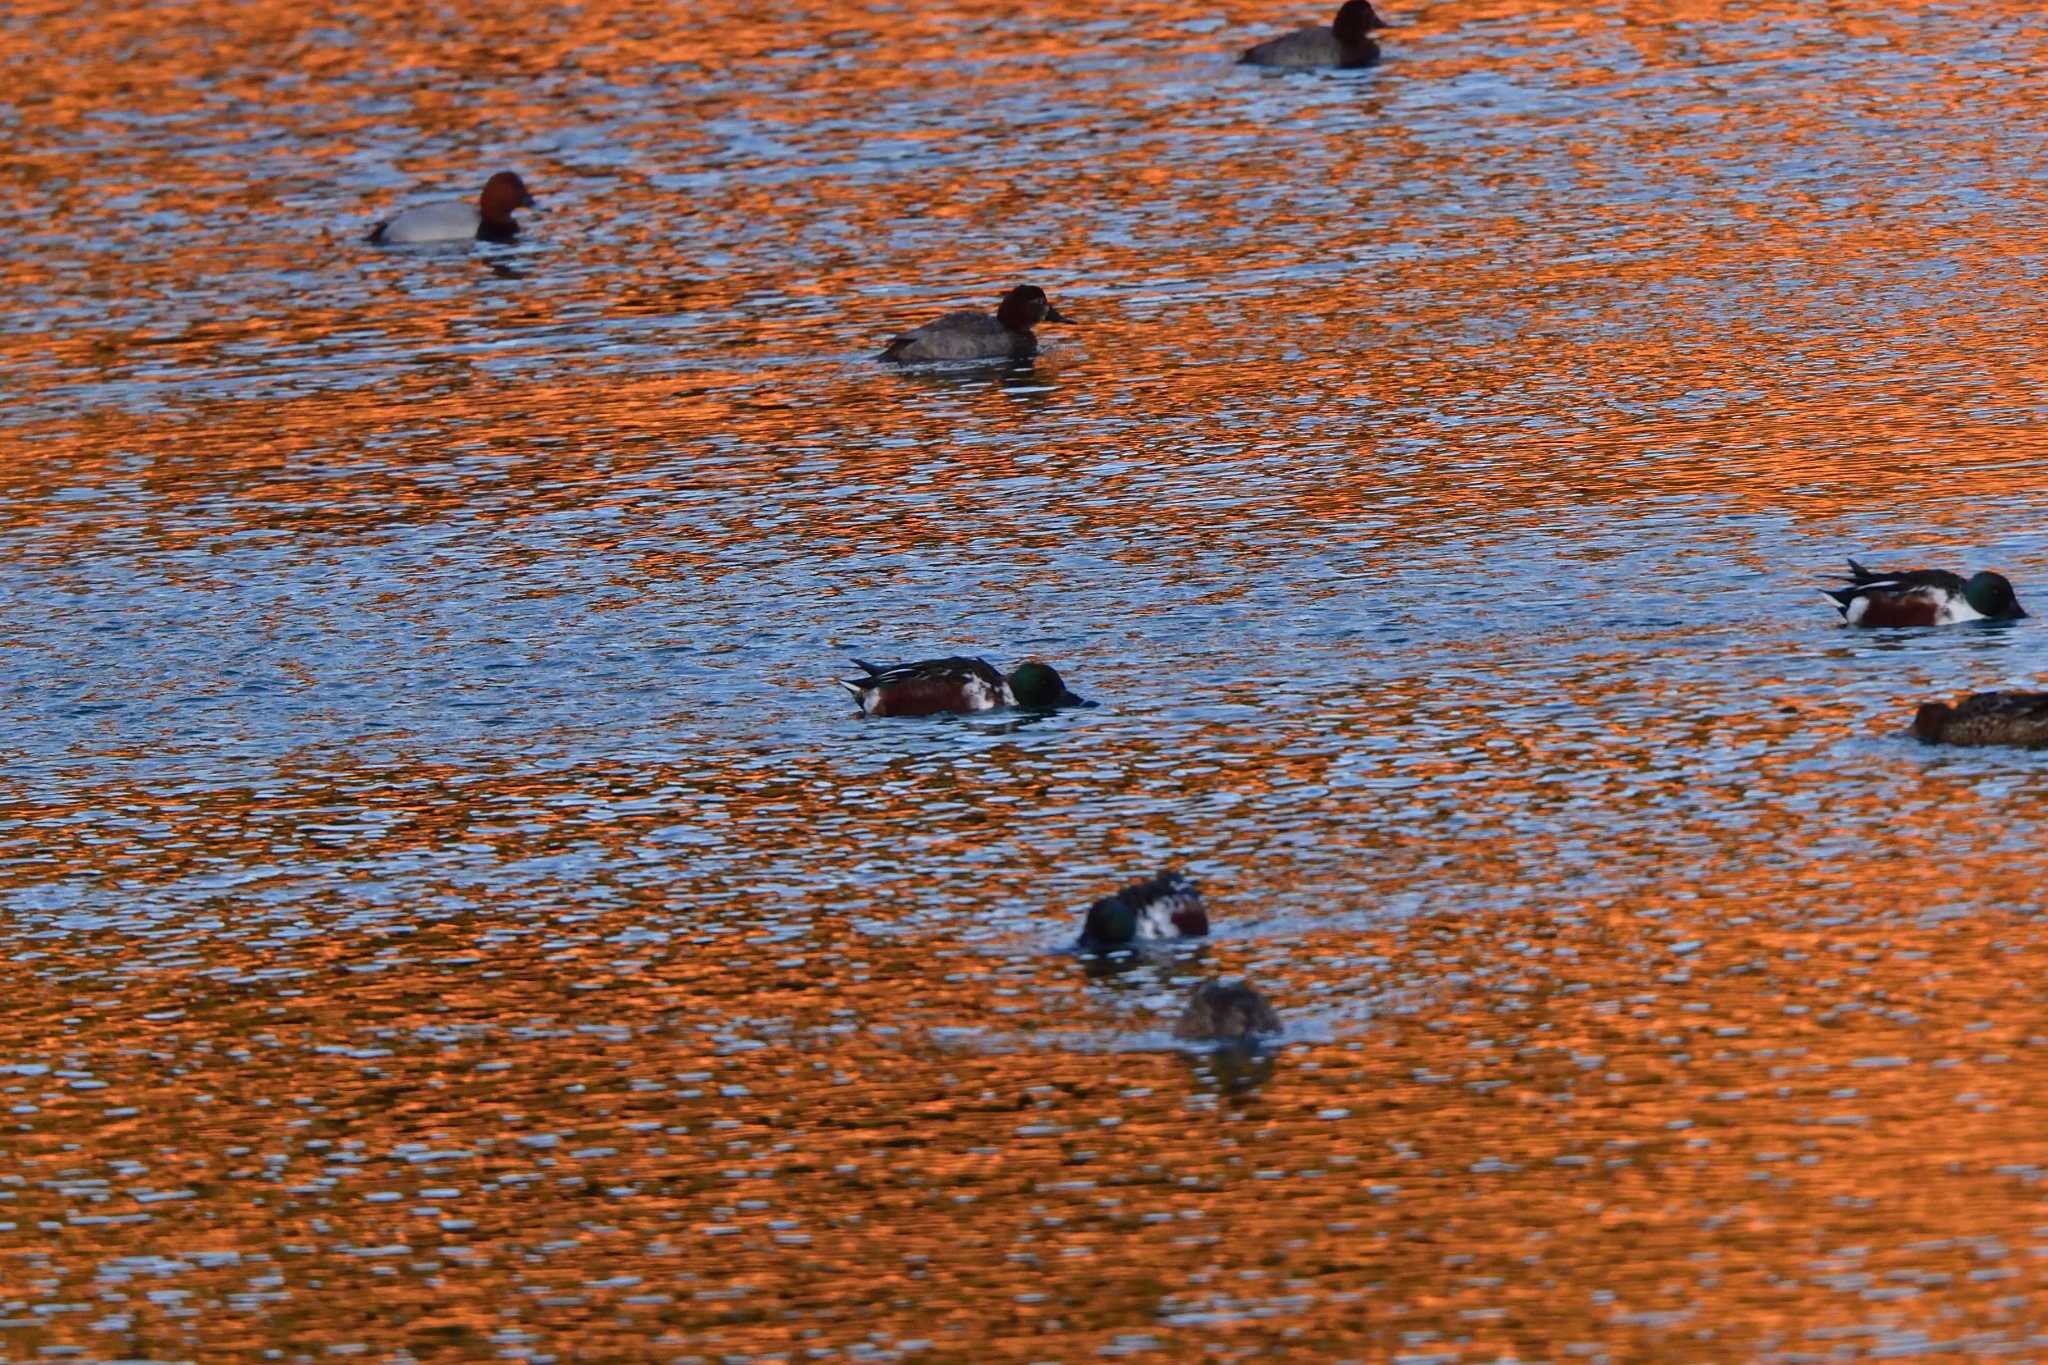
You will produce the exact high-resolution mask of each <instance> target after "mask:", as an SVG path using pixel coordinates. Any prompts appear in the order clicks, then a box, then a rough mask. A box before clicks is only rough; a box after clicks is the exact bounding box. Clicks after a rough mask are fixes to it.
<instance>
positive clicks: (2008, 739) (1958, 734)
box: [1913, 692, 2048, 749]
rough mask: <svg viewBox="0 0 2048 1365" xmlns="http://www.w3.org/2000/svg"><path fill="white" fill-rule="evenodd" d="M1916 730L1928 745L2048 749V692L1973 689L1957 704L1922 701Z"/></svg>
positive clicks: (1914, 717) (1917, 714)
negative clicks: (2004, 746)
mask: <svg viewBox="0 0 2048 1365" xmlns="http://www.w3.org/2000/svg"><path fill="white" fill-rule="evenodd" d="M1913 733H1914V735H1915V736H1917V737H1918V738H1919V739H1920V741H1921V742H1922V743H1924V744H1959V745H1970V746H1975V745H1984V744H2007V745H2011V746H2013V747H2015V748H2020V749H2042V748H2048V692H1973V693H1971V694H1970V695H1969V696H1967V697H1964V698H1963V699H1962V700H1961V701H1959V702H1957V703H1956V704H1955V705H1953V706H1951V705H1949V704H1948V703H1947V702H1941V701H1928V702H1922V703H1920V709H1919V710H1918V711H1916V712H1915V713H1914V715H1913Z"/></svg>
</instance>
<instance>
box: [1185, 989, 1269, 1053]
mask: <svg viewBox="0 0 2048 1365" xmlns="http://www.w3.org/2000/svg"><path fill="white" fill-rule="evenodd" d="M1279 1031H1280V1015H1279V1012H1278V1011H1276V1010H1275V1009H1274V1008H1273V1004H1272V1002H1271V1001H1269V1000H1268V999H1266V997H1265V996H1263V995H1261V994H1260V993H1259V992H1258V990H1257V989H1256V988H1254V987H1252V986H1248V985H1246V984H1245V983H1244V982H1242V981H1235V982H1231V983H1229V984H1227V985H1226V984H1225V983H1223V982H1221V981H1204V982H1203V983H1202V984H1201V985H1199V986H1196V987H1195V988H1194V989H1193V990H1192V991H1189V992H1188V1003H1187V1008H1185V1009H1183V1010H1182V1011H1181V1015H1180V1019H1179V1020H1178V1021H1177V1022H1176V1023H1175V1024H1174V1026H1173V1036H1174V1037H1176V1038H1179V1039H1182V1040H1183V1041H1186V1042H1190V1043H1235V1044H1238V1045H1239V1046H1245V1045H1248V1044H1250V1043H1253V1042H1255V1041H1256V1040H1257V1038H1258V1035H1260V1034H1262V1033H1278V1032H1279Z"/></svg>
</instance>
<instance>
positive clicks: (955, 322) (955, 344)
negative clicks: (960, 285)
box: [880, 284, 1070, 364]
mask: <svg viewBox="0 0 2048 1365" xmlns="http://www.w3.org/2000/svg"><path fill="white" fill-rule="evenodd" d="M1069 320H1070V319H1068V318H1067V317H1065V316H1063V315H1062V314H1061V312H1060V310H1059V309H1057V308H1055V307H1053V306H1052V302H1051V301H1050V300H1049V299H1047V298H1046V297H1045V291H1044V290H1043V289H1040V288H1039V287H1038V286H1037V285H1035V284H1020V285H1018V286H1017V287H1016V288H1015V289H1012V290H1011V291H1010V292H1009V293H1007V294H1005V295H1003V298H1002V301H1001V302H1000V303H998V304H997V305H996V311H995V312H993V313H977V312H974V311H973V310H971V309H968V310H963V311H961V312H958V313H948V314H946V315H945V316H944V317H942V318H937V319H934V320H933V321H931V322H927V323H926V324H925V325H924V326H922V327H918V328H915V329H913V330H911V331H908V332H905V333H904V334H903V335H902V336H900V337H897V338H896V339H895V340H894V341H892V342H890V343H889V345H888V348H887V349H886V350H884V351H883V352H882V354H881V357H880V358H881V359H883V360H893V361H899V362H902V363H906V364H909V363H914V362H916V361H920V360H1023V359H1026V358H1028V357H1030V356H1034V355H1037V354H1038V333H1036V332H1034V331H1032V330H1031V329H1032V328H1034V327H1036V326H1038V324H1039V323H1041V322H1067V321H1069Z"/></svg>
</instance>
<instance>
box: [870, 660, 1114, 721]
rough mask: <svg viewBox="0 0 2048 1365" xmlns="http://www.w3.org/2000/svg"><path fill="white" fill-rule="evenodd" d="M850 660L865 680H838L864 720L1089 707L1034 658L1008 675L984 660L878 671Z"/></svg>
mask: <svg viewBox="0 0 2048 1365" xmlns="http://www.w3.org/2000/svg"><path fill="white" fill-rule="evenodd" d="M853 662H854V666H855V667H856V668H861V669H865V670H866V672H867V676H866V677H864V678H841V679H840V680H839V685H840V686H841V687H843V688H845V689H846V690H847V691H849V692H851V693H853V699H854V701H855V702H857V703H858V704H859V706H860V712H861V714H862V715H864V716H931V715H937V714H938V713H939V712H941V711H989V710H993V709H994V708H996V707H998V706H1018V707H1022V708H1024V709H1025V710H1029V711H1051V710H1053V709H1055V708H1056V707H1061V706H1089V705H1093V703H1091V702H1086V701H1083V700H1082V699H1081V698H1079V697H1077V696H1075V695H1074V694H1073V693H1072V692H1069V691H1068V690H1067V685H1066V683H1065V682H1064V681H1063V680H1062V679H1061V678H1060V675H1059V674H1058V673H1057V672H1055V671H1054V670H1053V668H1052V666H1051V665H1050V664H1042V663H1038V662H1036V661H1035V660H1034V661H1033V662H1031V663H1026V664H1019V665H1018V666H1017V667H1016V668H1015V669H1013V670H1011V672H1010V673H1009V675H1008V676H1005V675H1003V674H1001V673H998V672H996V671H995V669H994V668H992V667H990V666H989V664H988V661H987V660H985V659H968V658H963V657H955V658H951V659H922V660H919V661H918V662H917V663H914V664H891V665H888V666H887V667H883V668H877V667H876V666H875V665H873V664H871V663H869V662H867V661H866V660H865V659H855V660H854V661H853Z"/></svg>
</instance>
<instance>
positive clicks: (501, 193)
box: [477, 171, 537, 224]
mask: <svg viewBox="0 0 2048 1365" xmlns="http://www.w3.org/2000/svg"><path fill="white" fill-rule="evenodd" d="M535 207H537V205H536V204H535V203H534V202H533V196H532V195H531V194H528V193H527V192H526V182H525V181H524V180H521V179H520V178H519V177H518V176H517V175H514V174H513V173H512V172H511V171H499V172H498V173H497V174H496V175H494V176H492V177H491V178H490V179H489V180H486V181H485V182H484V192H483V194H482V195H480V196H479V197H478V199H477V212H479V213H481V214H482V215H483V219H484V221H485V222H486V223H499V224H504V223H509V222H511V221H512V210H514V209H530V208H535Z"/></svg>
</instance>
